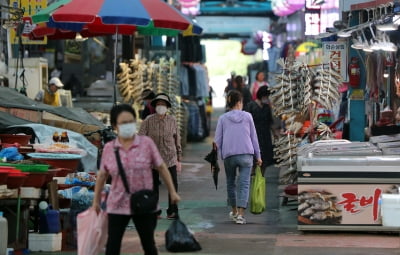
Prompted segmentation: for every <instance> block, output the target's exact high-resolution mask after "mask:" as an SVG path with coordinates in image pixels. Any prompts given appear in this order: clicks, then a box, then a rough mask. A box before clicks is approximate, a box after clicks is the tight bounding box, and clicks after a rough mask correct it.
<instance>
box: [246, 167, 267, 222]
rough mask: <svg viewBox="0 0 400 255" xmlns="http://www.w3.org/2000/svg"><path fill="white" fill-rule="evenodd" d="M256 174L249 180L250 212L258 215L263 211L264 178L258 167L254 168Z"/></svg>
mask: <svg viewBox="0 0 400 255" xmlns="http://www.w3.org/2000/svg"><path fill="white" fill-rule="evenodd" d="M255 172H256V174H255V176H253V177H252V179H251V185H250V186H251V188H250V212H251V213H253V214H260V213H262V212H264V211H265V206H266V205H265V177H264V176H263V175H262V173H261V168H260V166H257V167H256V170H255Z"/></svg>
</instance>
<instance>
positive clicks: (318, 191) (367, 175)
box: [298, 142, 400, 232]
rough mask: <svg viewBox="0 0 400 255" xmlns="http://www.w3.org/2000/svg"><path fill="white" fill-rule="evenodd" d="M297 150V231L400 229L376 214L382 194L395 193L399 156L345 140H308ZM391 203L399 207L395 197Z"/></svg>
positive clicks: (399, 180) (399, 182) (398, 182)
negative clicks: (314, 143)
mask: <svg viewBox="0 0 400 255" xmlns="http://www.w3.org/2000/svg"><path fill="white" fill-rule="evenodd" d="M333 143H334V142H333ZM356 147H358V148H359V150H357V149H356ZM332 148H336V149H334V150H332ZM337 148H340V149H337ZM349 148H351V149H349ZM299 152H300V154H299V155H300V157H299V159H298V166H299V168H298V171H299V172H298V229H299V230H304V231H305V230H328V231H334V230H338V231H344V230H345V231H347V230H348V231H389V232H392V231H393V232H398V231H400V227H398V226H396V227H393V226H388V225H387V224H385V226H383V225H382V217H381V201H382V200H381V198H382V194H398V193H399V187H400V167H399V166H400V156H397V155H396V156H393V155H391V156H386V155H382V152H381V151H380V150H379V149H378V148H377V147H376V146H374V145H373V144H363V143H347V142H338V143H336V144H334V145H333V144H332V143H331V144H329V142H326V144H325V146H321V145H318V146H312V145H309V146H308V148H303V149H302V150H299ZM329 152H330V153H329ZM363 152H364V153H365V154H367V155H362V154H363ZM374 154H375V155H374ZM393 206H394V207H396V208H397V207H398V210H399V212H400V200H399V204H398V205H397V204H394V205H393ZM385 220H386V221H390V219H387V218H386V219H385Z"/></svg>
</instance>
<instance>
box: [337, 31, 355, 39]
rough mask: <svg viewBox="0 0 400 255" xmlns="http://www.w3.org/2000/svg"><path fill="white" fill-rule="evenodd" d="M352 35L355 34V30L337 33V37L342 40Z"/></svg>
mask: <svg viewBox="0 0 400 255" xmlns="http://www.w3.org/2000/svg"><path fill="white" fill-rule="evenodd" d="M352 33H353V30H347V31H346V30H342V31H339V32H338V33H337V36H339V37H342V38H348V37H350V36H351V34H352Z"/></svg>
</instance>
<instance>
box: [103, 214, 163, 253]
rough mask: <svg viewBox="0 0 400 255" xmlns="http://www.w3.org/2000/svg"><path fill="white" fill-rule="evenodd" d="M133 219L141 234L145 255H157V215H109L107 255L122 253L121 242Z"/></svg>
mask: <svg viewBox="0 0 400 255" xmlns="http://www.w3.org/2000/svg"><path fill="white" fill-rule="evenodd" d="M130 219H132V220H133V223H134V224H135V228H136V230H137V232H138V234H139V237H140V242H141V244H142V248H143V250H144V254H145V255H157V254H158V252H157V248H156V242H155V240H154V231H155V229H156V226H157V215H156V214H154V213H153V214H147V215H137V216H136V215H135V216H132V215H120V214H108V240H107V246H106V255H118V254H120V252H121V242H122V237H123V236H124V233H125V229H126V226H127V225H128V223H129V220H130Z"/></svg>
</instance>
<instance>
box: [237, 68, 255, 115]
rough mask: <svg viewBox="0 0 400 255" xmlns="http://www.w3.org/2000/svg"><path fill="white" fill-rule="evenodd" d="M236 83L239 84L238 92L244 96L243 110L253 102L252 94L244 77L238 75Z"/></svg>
mask: <svg viewBox="0 0 400 255" xmlns="http://www.w3.org/2000/svg"><path fill="white" fill-rule="evenodd" d="M235 82H236V84H237V88H236V90H237V91H239V92H240V93H241V94H242V101H243V108H245V107H246V105H247V104H248V103H250V102H251V100H252V99H251V93H250V90H249V88H248V87H247V86H246V84H245V83H244V80H243V77H242V76H240V75H238V76H236V78H235Z"/></svg>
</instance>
